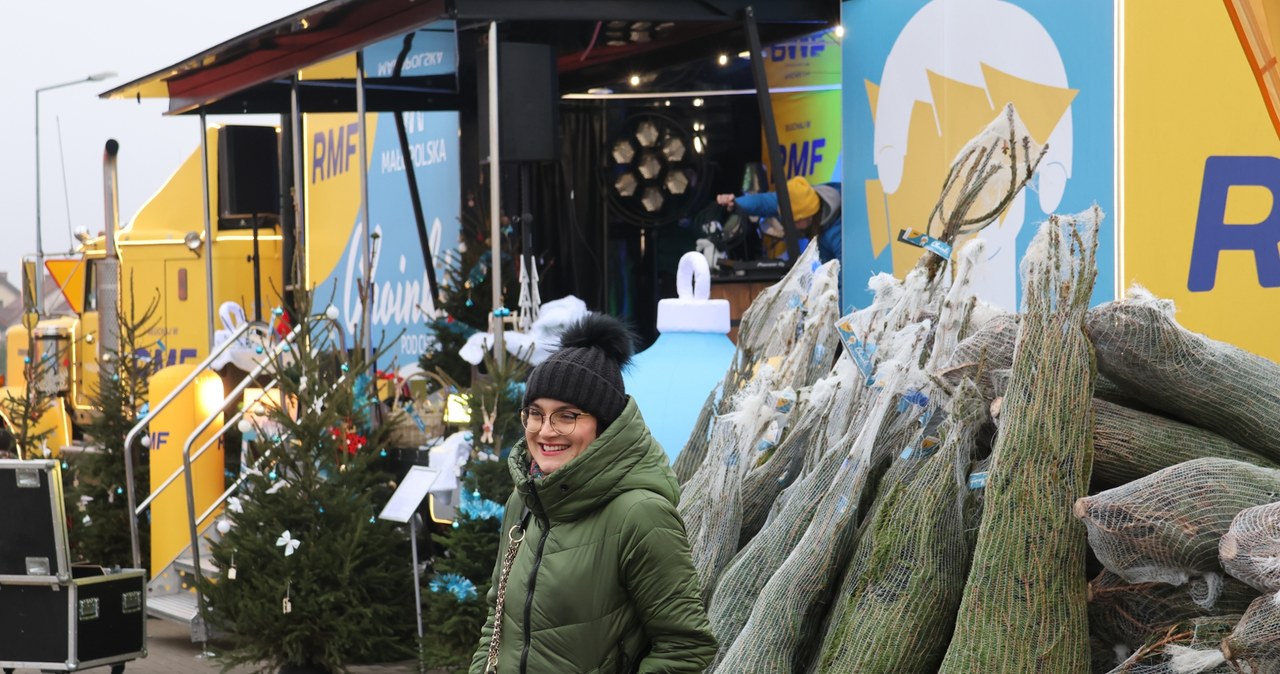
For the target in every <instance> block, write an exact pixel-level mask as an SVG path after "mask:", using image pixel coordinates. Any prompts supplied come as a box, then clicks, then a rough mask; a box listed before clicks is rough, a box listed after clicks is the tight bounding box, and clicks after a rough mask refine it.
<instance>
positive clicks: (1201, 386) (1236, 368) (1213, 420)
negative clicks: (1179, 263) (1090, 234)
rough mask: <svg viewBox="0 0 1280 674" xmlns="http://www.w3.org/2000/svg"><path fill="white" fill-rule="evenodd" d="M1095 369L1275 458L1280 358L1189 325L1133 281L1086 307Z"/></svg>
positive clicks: (1147, 399) (1162, 407)
mask: <svg viewBox="0 0 1280 674" xmlns="http://www.w3.org/2000/svg"><path fill="white" fill-rule="evenodd" d="M1087 327H1088V331H1089V336H1090V337H1091V338H1092V339H1093V342H1094V345H1095V347H1096V349H1097V355H1098V371H1099V372H1101V373H1102V374H1104V375H1106V376H1107V377H1108V378H1109V379H1111V380H1112V381H1113V382H1115V384H1116V385H1117V386H1119V387H1121V388H1122V389H1124V390H1125V391H1128V392H1129V393H1130V394H1131V395H1132V396H1134V397H1136V398H1138V399H1139V400H1141V401H1142V402H1143V404H1144V405H1146V406H1149V407H1151V408H1152V409H1156V410H1159V411H1160V412H1161V413H1163V414H1165V415H1167V416H1171V417H1174V418H1176V419H1180V420H1182V421H1186V422H1188V423H1191V424H1193V425H1196V426H1199V427H1201V428H1206V429H1209V430H1211V431H1213V432H1215V433H1217V434H1219V435H1221V436H1223V437H1225V438H1227V439H1230V440H1233V441H1235V442H1237V443H1239V444H1240V445H1242V446H1244V447H1247V448H1249V449H1251V450H1253V451H1256V452H1259V453H1261V454H1263V455H1265V456H1267V457H1269V458H1271V459H1273V460H1280V443H1277V442H1276V429H1277V428H1280V364H1276V363H1274V362H1272V361H1270V360H1267V359H1266V358H1262V357H1260V356H1257V355H1254V354H1252V353H1249V352H1248V351H1245V350H1243V349H1240V348H1239V347H1236V346H1233V345H1230V344H1227V343H1225V342H1219V341H1215V340H1212V339H1209V338H1208V337H1205V336H1204V335H1201V334H1198V333H1195V332H1191V331H1190V330H1187V329H1186V328H1184V327H1182V326H1181V325H1180V324H1178V322H1177V321H1176V320H1175V319H1174V307H1173V303H1172V302H1169V301H1165V300H1158V299H1156V298H1154V297H1152V296H1151V294H1150V293H1148V292H1146V291H1145V290H1142V289H1141V288H1135V289H1134V290H1132V291H1131V293H1130V297H1128V298H1126V299H1123V300H1119V301H1115V302H1108V303H1106V304H1103V305H1101V306H1098V307H1097V308H1095V309H1093V310H1091V311H1090V312H1089V316H1088V319H1087Z"/></svg>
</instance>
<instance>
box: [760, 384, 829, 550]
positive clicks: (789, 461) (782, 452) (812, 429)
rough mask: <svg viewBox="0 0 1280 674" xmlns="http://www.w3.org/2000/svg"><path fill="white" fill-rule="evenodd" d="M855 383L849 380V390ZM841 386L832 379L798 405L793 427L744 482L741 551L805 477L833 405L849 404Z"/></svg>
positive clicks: (815, 387)
mask: <svg viewBox="0 0 1280 674" xmlns="http://www.w3.org/2000/svg"><path fill="white" fill-rule="evenodd" d="M851 383H853V381H852V379H851V378H850V379H846V384H845V386H848V385H849V384H851ZM840 389H841V384H840V382H839V381H836V380H835V377H829V378H826V379H823V380H821V381H819V382H818V383H817V384H814V385H813V386H812V387H811V388H810V389H809V391H808V394H807V395H804V396H803V397H802V398H801V399H800V402H799V403H798V404H797V408H796V411H795V412H793V413H792V415H793V416H794V417H795V421H794V422H793V423H790V424H788V432H787V434H786V435H785V436H783V438H782V441H781V442H779V443H778V445H777V446H776V447H774V448H773V449H771V450H769V451H768V453H767V455H766V457H765V458H764V460H763V461H762V462H761V463H759V464H757V465H756V466H753V467H752V468H751V470H750V472H748V473H747V475H746V477H745V478H743V480H742V529H741V532H740V535H739V547H741V546H743V545H745V544H746V543H747V541H750V540H751V539H752V538H753V537H754V536H755V535H756V534H757V533H758V532H759V531H760V528H761V527H763V526H764V523H765V519H766V518H767V517H768V515H769V510H770V508H771V507H772V506H773V503H774V501H776V500H777V498H778V494H779V493H781V492H782V490H783V489H785V488H786V487H788V486H790V485H791V484H792V483H793V482H795V480H796V479H797V478H798V477H800V476H801V475H802V474H803V471H804V461H805V454H806V450H807V449H808V448H810V447H812V446H813V445H814V444H817V442H818V440H819V438H821V437H822V430H823V429H824V428H826V427H827V422H828V420H829V418H830V416H831V406H832V405H833V404H847V399H846V396H842V395H837V394H838V393H839V392H840Z"/></svg>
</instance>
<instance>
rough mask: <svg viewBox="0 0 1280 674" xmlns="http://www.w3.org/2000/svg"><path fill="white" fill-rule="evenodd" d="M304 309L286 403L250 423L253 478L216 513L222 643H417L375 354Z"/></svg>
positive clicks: (399, 646)
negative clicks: (393, 519) (393, 509)
mask: <svg viewBox="0 0 1280 674" xmlns="http://www.w3.org/2000/svg"><path fill="white" fill-rule="evenodd" d="M296 306H303V307H305V306H308V303H307V302H306V301H305V300H304V301H299V302H297V303H296ZM277 311H278V310H277ZM299 313H301V312H299ZM330 313H335V314H336V312H335V311H333V310H332V309H330ZM298 322H299V326H298V338H297V341H296V342H295V343H294V345H292V346H290V345H287V344H286V345H283V346H279V347H277V348H278V349H279V350H280V351H281V353H279V354H278V355H277V356H276V357H275V358H274V359H273V360H272V367H271V368H270V372H269V374H270V376H271V377H272V378H278V380H279V382H280V385H279V388H278V395H275V396H274V398H271V399H272V400H274V401H276V402H275V404H273V405H264V408H265V409H264V410H263V412H264V413H263V414H262V415H256V414H255V415H254V416H252V417H251V420H250V421H248V422H245V423H244V424H243V425H242V430H245V431H247V434H248V435H249V436H250V437H254V438H255V439H253V440H252V441H251V445H252V450H253V451H252V453H251V456H249V457H247V458H248V460H249V463H248V464H247V465H245V466H244V470H245V471H246V479H245V480H244V483H243V484H242V486H241V487H240V489H239V492H238V494H237V495H236V496H235V497H234V498H232V499H231V500H229V502H228V506H227V509H226V511H225V512H224V514H223V516H222V520H221V521H219V522H218V525H217V526H218V530H219V531H221V532H223V535H222V538H221V540H219V541H218V542H216V543H214V544H213V546H212V555H213V560H214V563H215V564H216V565H217V567H218V568H219V569H220V570H221V578H220V579H217V580H216V581H210V580H207V579H206V581H205V582H204V583H203V585H202V588H201V589H202V591H203V592H204V593H205V595H206V597H207V600H208V607H209V611H208V617H209V621H210V623H211V624H212V625H213V626H214V627H219V628H222V629H224V630H225V631H226V632H227V633H228V634H229V635H230V637H229V638H230V650H228V651H226V652H224V653H222V654H220V657H221V658H222V659H223V660H224V662H225V663H226V664H227V665H234V664H237V663H258V664H265V665H268V666H273V667H283V666H294V667H298V666H305V667H312V668H314V669H316V670H319V671H328V670H336V669H339V668H341V667H343V666H344V665H347V664H350V663H358V662H372V661H387V660H397V659H401V658H407V657H412V654H413V650H414V649H413V644H414V634H413V629H414V624H415V619H414V606H413V595H414V593H413V588H412V582H413V576H412V573H411V568H410V553H409V549H408V542H407V539H406V537H405V531H404V528H403V527H402V526H400V525H395V524H391V523H388V522H386V521H383V520H379V519H378V518H377V515H378V513H379V512H380V511H381V509H382V507H383V506H384V505H385V502H386V500H387V499H388V498H389V497H390V495H391V492H392V487H393V483H392V482H391V476H389V475H387V474H385V473H381V472H379V471H378V470H377V468H376V464H377V463H378V459H379V457H380V455H381V454H383V453H384V449H385V446H386V444H385V443H386V437H387V435H388V433H389V430H390V429H389V428H388V427H387V426H386V425H381V426H379V425H377V424H375V423H374V419H373V417H374V415H375V414H376V409H377V404H376V401H377V398H376V394H375V381H376V379H375V378H374V377H373V376H371V372H372V361H371V359H370V358H369V357H368V356H367V355H366V353H365V352H364V350H363V349H361V348H357V349H355V350H354V351H352V352H349V353H348V352H346V351H344V350H342V349H341V347H340V344H341V340H340V338H337V339H335V337H336V333H335V332H334V331H333V330H330V329H329V328H331V327H332V324H331V321H330V320H329V319H326V318H325V317H324V316H323V315H304V316H302V317H300V318H299V319H298ZM375 357H376V354H375Z"/></svg>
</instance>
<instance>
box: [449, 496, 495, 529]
mask: <svg viewBox="0 0 1280 674" xmlns="http://www.w3.org/2000/svg"><path fill="white" fill-rule="evenodd" d="M458 512H459V513H460V514H462V515H463V516H464V517H466V518H467V519H469V520H487V519H499V520H501V519H502V515H503V514H504V513H505V512H506V509H505V508H504V507H503V506H502V504H501V503H497V502H494V501H490V500H489V499H487V498H480V492H479V491H472V492H470V493H467V492H465V491H464V492H462V502H461V503H459V504H458ZM453 526H454V527H455V528H456V527H457V526H458V523H457V522H456V521H455V522H454V523H453Z"/></svg>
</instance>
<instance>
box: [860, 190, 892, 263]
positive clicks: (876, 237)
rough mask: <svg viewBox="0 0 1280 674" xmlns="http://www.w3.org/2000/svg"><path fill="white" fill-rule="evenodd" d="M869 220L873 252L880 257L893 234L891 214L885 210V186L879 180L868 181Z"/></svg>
mask: <svg viewBox="0 0 1280 674" xmlns="http://www.w3.org/2000/svg"><path fill="white" fill-rule="evenodd" d="M866 189H867V222H868V223H869V225H870V227H871V254H872V255H875V256H876V257H880V253H883V252H884V249H885V246H888V245H889V241H890V240H892V238H893V236H892V234H891V233H890V232H889V214H888V213H885V210H884V187H882V186H881V185H880V181H879V180H868V181H867V186H866Z"/></svg>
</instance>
